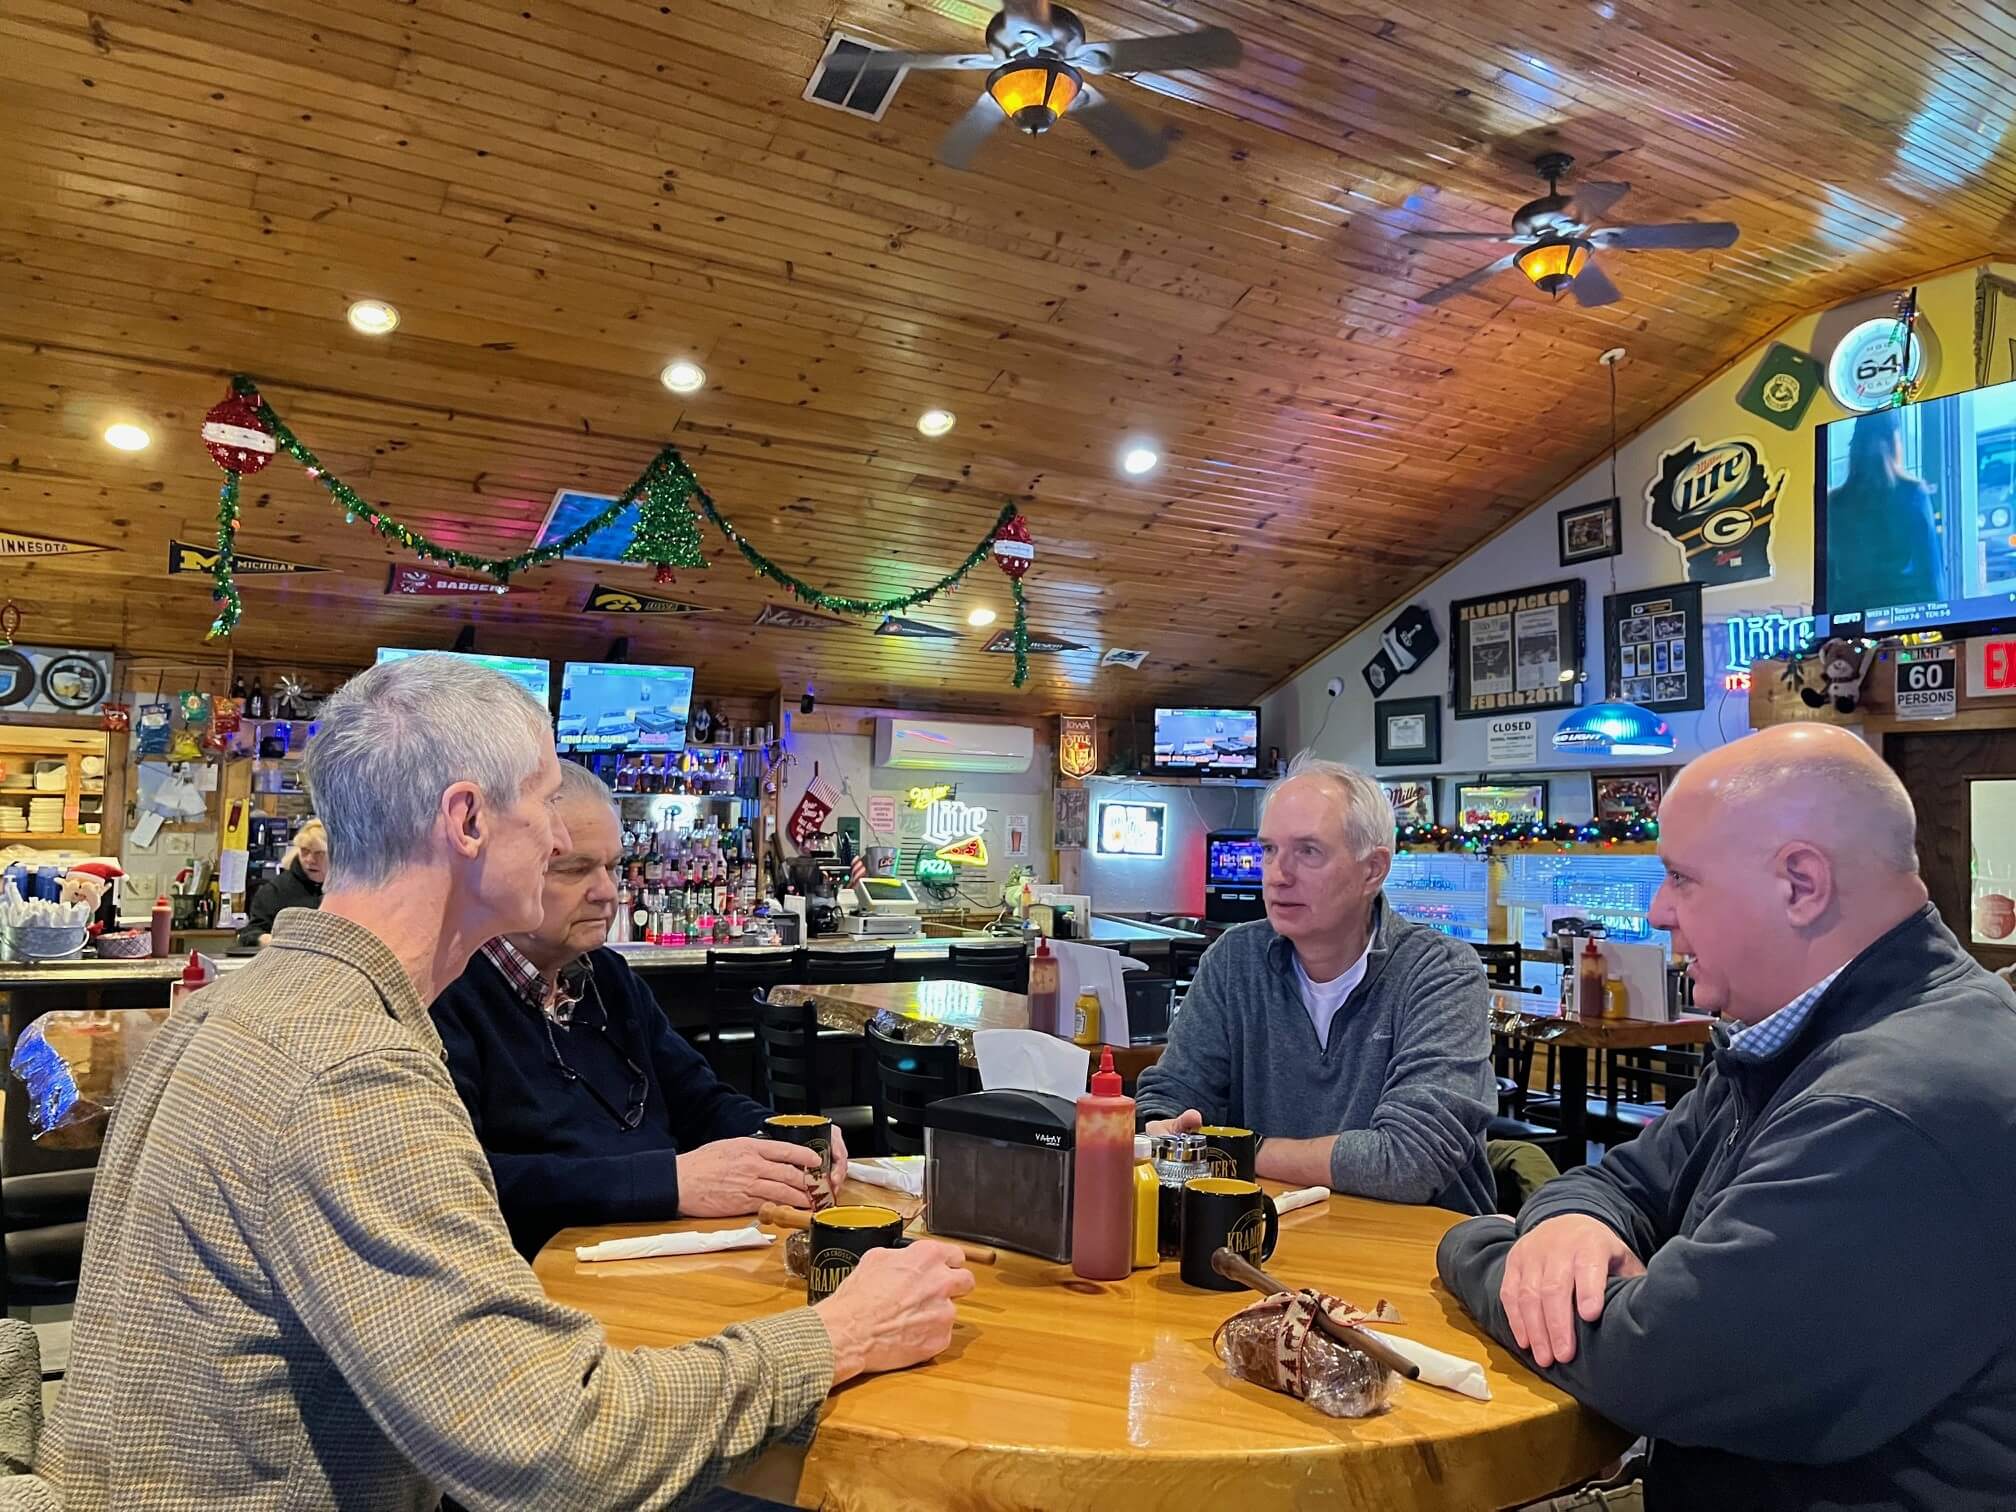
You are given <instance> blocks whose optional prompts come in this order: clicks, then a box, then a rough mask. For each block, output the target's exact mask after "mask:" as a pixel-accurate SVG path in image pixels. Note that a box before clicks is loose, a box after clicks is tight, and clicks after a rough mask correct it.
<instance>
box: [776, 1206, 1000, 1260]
mask: <svg viewBox="0 0 2016 1512" xmlns="http://www.w3.org/2000/svg"><path fill="white" fill-rule="evenodd" d="M756 1221H757V1222H758V1223H767V1224H769V1225H770V1226H771V1227H772V1228H784V1229H809V1228H810V1227H812V1215H811V1214H810V1213H808V1212H806V1211H805V1210H804V1209H803V1208H788V1207H785V1206H783V1205H782V1204H781V1203H776V1202H766V1203H764V1204H763V1206H761V1207H759V1208H758V1209H756ZM915 1237H917V1238H920V1239H929V1240H931V1241H932V1242H933V1243H934V1244H949V1245H951V1246H952V1248H954V1249H956V1250H958V1251H959V1253H960V1254H962V1255H964V1256H965V1257H966V1263H967V1264H968V1265H992V1264H993V1263H994V1262H995V1261H996V1260H999V1259H1000V1258H1001V1257H1000V1255H999V1254H998V1253H997V1252H996V1251H994V1250H991V1249H989V1248H987V1246H986V1245H984V1244H968V1243H966V1242H965V1241H964V1240H962V1239H946V1238H944V1237H942V1236H941V1235H938V1234H919V1235H917V1236H915Z"/></svg>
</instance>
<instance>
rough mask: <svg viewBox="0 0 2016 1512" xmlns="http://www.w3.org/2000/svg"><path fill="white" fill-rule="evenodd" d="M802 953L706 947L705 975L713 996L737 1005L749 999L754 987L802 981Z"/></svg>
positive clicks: (787, 950)
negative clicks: (710, 948)
mask: <svg viewBox="0 0 2016 1512" xmlns="http://www.w3.org/2000/svg"><path fill="white" fill-rule="evenodd" d="M804 974H805V952H804V951H803V950H798V949H786V950H710V951H708V952H707V976H708V982H709V986H710V988H711V990H712V992H713V994H714V996H715V998H716V999H717V1000H718V1001H720V1002H722V1003H724V1004H729V1003H732V1004H733V1006H735V1007H737V1008H740V1007H742V1006H743V1005H745V1004H746V1003H747V1002H748V1001H749V991H750V989H751V988H754V987H774V986H776V985H777V984H778V983H779V982H790V981H797V980H802V979H803V977H804Z"/></svg>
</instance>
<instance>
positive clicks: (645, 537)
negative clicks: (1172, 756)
mask: <svg viewBox="0 0 2016 1512" xmlns="http://www.w3.org/2000/svg"><path fill="white" fill-rule="evenodd" d="M231 387H232V388H233V389H235V390H236V391H237V392H238V393H240V394H244V395H245V396H247V397H248V398H251V399H253V400H255V401H257V403H258V405H259V418H260V420H261V421H262V422H264V424H265V425H266V426H267V428H268V429H270V430H271V431H272V432H273V440H274V443H275V445H277V446H278V447H279V449H280V450H281V451H283V452H285V453H286V454H287V455H288V456H290V457H292V458H293V459H294V460H295V461H296V462H298V463H300V464H301V466H302V467H304V468H306V469H307V471H308V476H309V477H311V478H313V479H314V480H315V481H316V482H318V483H320V484H321V485H322V487H323V488H324V489H325V490H327V492H328V493H329V496H330V497H331V498H333V499H335V500H336V501H337V502H338V503H339V504H341V505H342V506H343V519H344V523H345V524H349V523H351V522H353V521H356V520H363V521H364V522H365V523H366V524H368V525H370V526H371V528H372V529H374V530H376V531H377V532H378V534H379V535H381V536H383V537H384V538H385V539H386V540H388V541H395V542H397V543H398V544H399V545H400V546H402V547H404V548H405V549H406V550H408V551H411V552H412V553H413V554H414V555H416V556H420V557H424V558H426V559H427V560H429V561H434V562H441V563H444V564H445V565H447V566H450V567H460V568H464V569H467V570H470V571H475V572H485V573H488V574H489V575H490V576H491V577H493V578H495V579H496V580H497V581H498V582H500V583H506V582H509V581H510V579H511V577H512V575H513V574H514V573H519V572H523V571H524V570H525V569H526V568H528V567H538V566H543V565H545V564H546V563H548V562H553V561H557V560H559V559H560V558H561V557H563V556H565V555H566V554H567V553H568V552H570V551H573V550H575V549H576V548H578V547H580V546H581V545H583V544H585V543H586V542H587V540H588V538H589V537H590V536H592V535H594V534H595V533H596V532H597V531H598V530H601V529H603V528H604V527H606V526H608V525H612V524H614V523H615V522H616V520H617V519H619V518H620V517H621V516H622V514H623V512H624V511H625V510H626V509H628V508H629V507H630V506H631V505H632V504H635V503H638V501H639V499H640V497H641V498H642V499H643V501H644V502H643V504H642V509H641V513H640V517H639V520H638V526H637V534H636V536H635V537H634V538H633V539H632V541H631V544H630V546H629V547H628V548H627V549H626V550H625V551H624V554H623V555H624V560H626V561H649V562H651V563H653V564H654V565H657V566H659V567H660V568H663V569H669V568H671V567H705V566H707V565H708V563H707V559H706V558H705V557H704V556H702V555H701V554H700V549H699V533H698V531H697V530H689V529H688V528H687V526H690V522H691V516H690V513H689V511H688V510H687V508H686V502H687V501H688V500H690V501H692V502H693V503H697V504H698V505H699V506H700V512H701V513H702V514H704V515H705V516H706V517H707V519H708V520H709V522H711V523H712V524H713V525H714V527H715V528H716V529H717V530H719V531H720V532H721V533H722V534H723V535H724V536H726V537H727V538H728V540H729V541H730V543H732V544H733V545H734V547H735V549H736V550H737V551H739V552H741V553H742V558H743V560H744V561H746V562H748V564H749V565H750V566H751V567H752V568H754V569H755V570H756V572H757V573H758V575H760V576H762V577H764V578H767V579H769V580H770V581H771V582H773V583H777V584H779V585H781V586H782V587H785V588H788V589H789V590H790V591H791V593H792V595H793V596H794V597H796V598H797V599H799V600H800V601H802V602H804V603H807V604H812V605H815V606H816V607H818V608H821V609H825V610H829V611H832V612H834V613H838V614H851V615H856V616H864V617H865V616H871V615H872V616H874V617H875V618H878V619H879V618H880V617H881V616H883V615H885V614H896V613H900V612H901V611H902V610H905V609H913V608H915V607H916V606H917V605H919V604H925V603H929V602H930V601H931V600H932V599H934V598H936V597H937V596H938V595H939V594H941V593H945V592H949V591H950V590H951V589H953V588H955V587H957V586H958V585H959V583H960V581H961V580H962V579H964V578H965V577H966V575H967V574H968V573H970V572H972V570H973V569H974V568H975V567H977V566H979V565H980V564H981V563H982V562H984V561H986V560H987V558H988V557H989V556H990V555H991V554H992V553H993V550H994V542H995V540H996V538H997V537H999V535H1000V534H1001V529H1002V527H1003V526H1005V525H1006V524H1007V523H1008V522H1009V521H1010V520H1012V519H1014V518H1015V517H1016V515H1017V514H1019V513H1020V510H1019V509H1018V508H1017V506H1016V505H1015V504H1014V503H1013V502H1012V501H1011V502H1010V503H1007V504H1004V505H1002V506H1001V513H1000V514H999V515H997V516H996V517H995V520H994V524H993V526H992V528H990V529H989V530H988V532H987V534H986V535H984V536H983V537H981V539H980V542H979V544H978V545H976V546H975V547H974V548H973V549H972V550H971V551H969V552H968V553H967V554H966V559H965V560H964V561H962V562H961V563H960V564H959V565H958V566H957V567H955V568H953V569H952V570H951V571H950V572H948V573H946V574H945V575H944V576H943V577H941V578H940V579H938V581H937V582H935V583H932V584H930V585H929V586H928V587H924V588H920V589H918V590H917V591H915V592H914V593H904V594H898V595H896V596H895V597H893V598H882V599H863V598H849V597H847V596H845V595H844V594H836V593H828V592H826V591H825V590H824V589H823V588H818V587H815V586H813V585H812V584H811V583H808V582H806V581H805V580H804V579H803V578H799V577H794V576H793V575H792V574H791V573H789V572H786V571H785V570H784V569H783V568H782V567H779V566H778V565H777V564H776V563H775V562H773V561H771V560H770V558H768V557H767V556H765V555H764V554H763V553H762V552H760V551H758V550H757V549H756V548H755V547H754V546H752V545H750V544H749V542H748V541H747V540H746V539H744V538H743V536H742V533H741V532H740V531H738V530H737V529H736V528H735V526H734V524H733V523H732V522H730V521H729V520H728V519H727V517H726V516H724V515H723V514H722V513H721V511H720V509H719V508H718V507H717V506H716V505H715V503H714V500H713V497H712V496H711V495H709V494H708V492H707V490H706V489H704V488H702V487H701V486H700V479H699V478H698V477H696V476H695V475H694V472H693V469H692V468H691V467H689V466H687V464H686V459H685V458H684V457H682V456H681V455H680V454H679V448H678V447H676V446H673V445H671V444H669V443H668V444H667V445H666V446H665V447H664V448H662V449H661V450H660V451H659V453H658V455H657V456H656V457H654V458H652V459H651V464H650V466H648V467H646V468H645V469H644V471H643V472H641V473H639V474H638V475H637V478H636V479H635V481H633V482H632V483H631V485H630V486H629V487H628V488H626V489H624V490H623V492H622V493H621V494H619V495H618V496H617V498H616V500H615V502H614V503H612V504H611V505H610V506H609V507H608V508H607V509H605V510H603V511H602V512H601V513H600V514H598V515H596V516H595V517H594V518H593V519H590V520H588V521H586V522H584V523H583V524H582V525H581V526H579V527H578V528H577V529H574V530H571V531H569V532H568V533H567V534H566V535H564V536H560V537H559V538H557V539H555V540H551V541H548V542H546V543H545V544H544V545H543V546H533V547H529V548H527V549H526V550H524V551H521V552H519V553H518V554H517V555H515V556H509V557H483V556H477V555H475V554H474V553H473V552H467V551H458V550H457V549H456V548H454V547H452V546H444V545H442V544H441V543H440V542H439V541H436V540H434V539H432V538H431V537H429V536H427V535H426V534H424V533H423V532H421V531H417V530H414V529H412V528H411V527H409V526H406V525H402V524H401V523H400V522H399V521H397V520H395V519H393V518H392V516H390V515H389V514H387V513H386V512H385V511H384V510H383V509H381V508H379V507H377V506H375V505H373V504H370V503H367V502H366V501H365V500H364V499H363V497H362V496H360V495H359V494H358V493H357V491H356V490H355V489H353V488H352V487H351V486H350V485H349V484H348V483H345V482H344V481H343V480H342V479H341V478H339V477H337V476H336V475H335V474H334V473H331V472H330V471H329V470H328V469H327V468H325V467H323V465H322V459H321V458H319V457H317V456H316V455H315V453H314V452H312V451H310V450H309V449H308V448H307V446H306V445H304V444H303V443H302V441H301V438H300V437H299V436H297V435H295V434H294V432H293V430H292V429H291V428H290V427H289V426H288V424H287V422H286V421H284V420H282V419H281V418H280V416H279V414H278V413H277V412H276V411H275V410H274V408H273V406H272V405H270V404H268V403H267V402H266V400H265V397H264V396H263V395H261V394H260V392H259V386H258V385H257V384H255V383H254V382H253V381H252V380H251V379H250V378H248V377H246V376H245V375H244V374H243V373H237V374H234V375H233V376H232V379H231ZM671 510H676V511H677V515H683V516H686V517H687V526H682V525H681V524H680V522H679V520H678V518H677V517H676V516H675V515H673V514H671V513H669V512H668V511H671ZM237 532H238V478H237V475H236V474H235V473H234V474H231V475H229V477H228V478H227V479H226V482H225V485H224V492H223V494H222V495H221V496H220V497H219V500H218V505H217V562H218V565H217V568H216V571H215V579H214V580H215V594H216V597H217V599H218V601H219V602H220V603H222V604H223V605H224V607H223V609H221V610H220V611H219V612H218V615H217V619H216V621H215V622H213V623H212V625H211V627H210V635H211V636H212V637H213V638H214V637H216V636H219V635H229V634H230V633H231V630H232V628H233V627H234V626H236V625H237V623H238V617H239V610H240V603H239V597H238V589H237V586H236V585H235V583H233V581H232V577H231V554H232V552H233V551H234V550H235V549H236V547H237ZM689 535H690V539H688V537H689ZM640 544H641V546H642V551H641V554H633V553H639V548H640ZM661 550H662V551H665V552H667V553H668V554H667V555H664V556H660V555H658V554H657V552H659V551H661ZM666 575H668V576H669V570H668V571H667V573H666ZM660 581H663V578H662V577H661V579H660ZM1009 587H1010V589H1011V591H1012V593H1013V595H1014V599H1015V686H1016V687H1018V688H1019V687H1021V686H1022V684H1023V683H1024V682H1025V681H1026V680H1027V679H1028V676H1029V619H1028V611H1027V604H1026V601H1025V600H1024V598H1023V593H1022V580H1021V579H1020V578H1019V577H1011V578H1010V579H1009Z"/></svg>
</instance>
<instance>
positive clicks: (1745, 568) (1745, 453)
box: [1645, 439, 1785, 588]
mask: <svg viewBox="0 0 2016 1512" xmlns="http://www.w3.org/2000/svg"><path fill="white" fill-rule="evenodd" d="M1784 483H1785V475H1784V473H1782V472H1780V473H1779V474H1778V475H1777V476H1776V477H1773V476H1772V475H1771V472H1770V467H1769V464H1768V463H1767V462H1766V461H1765V460H1764V456H1763V454H1762V453H1761V452H1760V451H1759V450H1758V449H1757V443H1756V442H1754V441H1746V440H1728V441H1717V442H1713V443H1711V444H1706V445H1704V444H1703V443H1702V442H1701V441H1699V440H1696V439H1690V440H1687V441H1684V442H1682V443H1681V444H1680V445H1679V446H1676V447H1675V448H1673V450H1671V451H1669V452H1667V453H1665V455H1663V456H1662V457H1661V458H1660V459H1659V475H1658V476H1657V477H1655V478H1654V479H1653V480H1652V481H1651V482H1650V483H1649V484H1647V485H1646V488H1645V523H1646V524H1648V525H1649V526H1651V527H1652V529H1654V530H1656V531H1658V532H1659V533H1660V534H1661V535H1664V536H1665V537H1666V538H1667V539H1669V540H1670V541H1672V542H1673V544H1674V545H1676V546H1678V547H1679V548H1680V552H1681V557H1682V559H1683V561H1684V562H1685V563H1686V570H1687V578H1688V581H1690V582H1696V583H1701V584H1704V585H1706V586H1708V587H1717V588H1720V587H1727V586H1729V585H1730V584H1733V583H1750V582H1757V581H1759V580H1761V579H1765V578H1769V577H1770V576H1771V575H1772V567H1771V524H1772V520H1773V519H1774V517H1775V516H1776V513H1777V505H1778V493H1779V490H1780V489H1781V488H1783V486H1784Z"/></svg>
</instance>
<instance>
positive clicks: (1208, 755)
mask: <svg viewBox="0 0 2016 1512" xmlns="http://www.w3.org/2000/svg"><path fill="white" fill-rule="evenodd" d="M1150 770H1152V771H1154V772H1158V773H1160V774H1162V775H1164V776H1187V777H1252V776H1256V775H1258V773H1259V771H1260V711H1259V710H1258V709H1216V708H1201V707H1199V708H1158V709H1157V710H1156V711H1155V754H1154V759H1153V761H1152V762H1151V763H1150Z"/></svg>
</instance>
